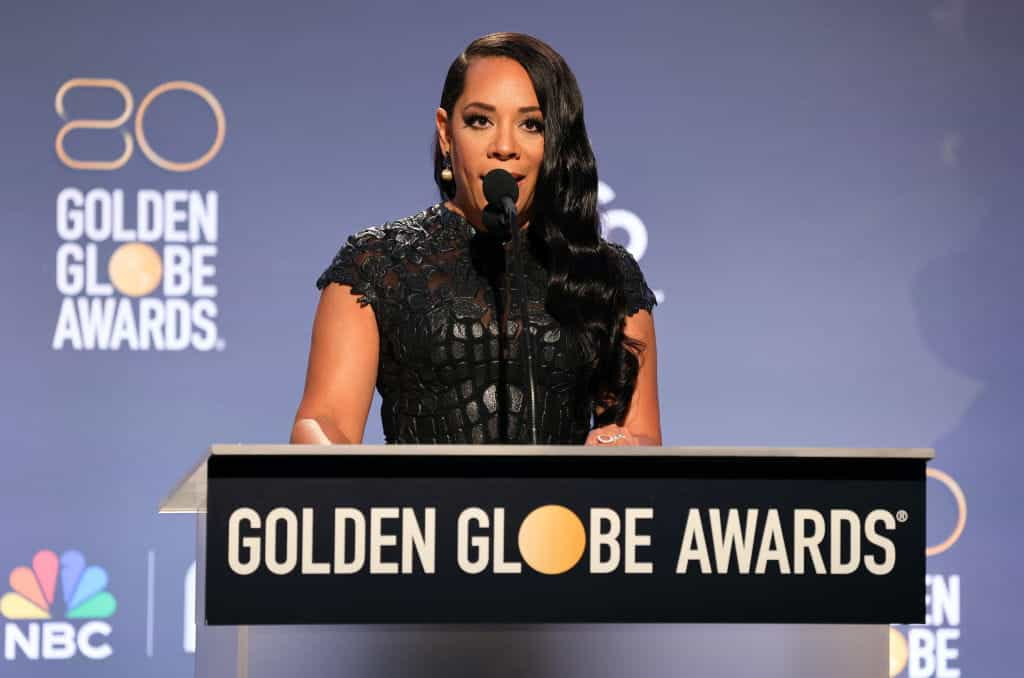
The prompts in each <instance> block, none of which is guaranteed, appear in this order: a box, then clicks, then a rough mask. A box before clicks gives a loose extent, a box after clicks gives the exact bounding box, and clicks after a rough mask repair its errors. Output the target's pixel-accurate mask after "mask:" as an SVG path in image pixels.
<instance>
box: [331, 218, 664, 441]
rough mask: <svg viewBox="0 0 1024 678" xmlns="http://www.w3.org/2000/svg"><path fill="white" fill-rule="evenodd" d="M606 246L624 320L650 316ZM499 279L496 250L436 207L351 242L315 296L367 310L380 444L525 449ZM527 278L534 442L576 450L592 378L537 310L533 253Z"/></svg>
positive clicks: (540, 287)
mask: <svg viewBox="0 0 1024 678" xmlns="http://www.w3.org/2000/svg"><path fill="white" fill-rule="evenodd" d="M525 242H526V240H525V239H524V243H525ZM611 245H612V247H613V249H614V250H615V251H616V253H617V254H618V255H619V260H620V264H621V268H622V273H623V278H624V283H625V297H626V305H627V309H628V310H627V313H628V314H630V315H632V314H633V313H636V312H637V311H638V310H640V309H646V310H648V311H650V310H651V309H652V308H653V306H654V304H655V300H654V294H653V293H652V292H651V290H650V288H649V287H648V286H647V284H646V282H645V281H644V278H643V274H642V273H641V272H640V268H639V266H638V265H637V263H636V261H635V259H634V258H633V257H632V256H631V255H630V254H629V252H628V251H627V250H626V249H625V248H624V247H622V246H621V245H617V244H614V243H611ZM509 247H511V245H509ZM504 268H505V257H504V252H503V250H502V247H501V245H499V244H498V243H497V242H496V241H494V239H493V238H491V237H490V236H488V235H487V234H486V233H482V232H478V231H477V230H476V229H475V228H473V226H472V225H471V224H470V223H469V222H468V221H466V220H465V218H463V217H462V216H460V215H459V214H456V213H455V212H452V211H451V210H449V209H448V208H446V207H445V206H444V204H443V203H440V204H436V205H433V206H432V207H430V208H428V209H426V210H423V211H422V212H419V213H417V214H414V215H413V216H410V217H406V218H404V219H399V220H396V221H392V222H388V223H386V224H384V225H382V226H373V227H370V228H366V229H363V230H362V231H359V232H358V233H356V234H355V235H352V236H350V237H349V238H348V243H347V244H345V245H344V246H343V247H342V248H341V250H340V251H339V252H338V254H337V255H336V256H335V257H334V261H333V262H332V263H331V265H330V266H329V267H328V268H327V270H326V271H324V273H323V274H322V275H321V276H320V278H319V279H318V280H317V283H316V285H317V287H318V288H319V289H323V288H324V287H325V286H327V285H328V284H329V283H332V282H333V283H341V284H343V285H350V286H351V287H352V293H353V294H356V295H358V296H359V303H360V304H362V305H363V306H365V305H367V304H370V305H371V306H372V307H373V311H374V314H375V316H376V318H377V327H378V332H379V335H380V363H379V365H378V370H377V390H378V391H379V392H380V394H381V397H382V399H383V404H382V406H381V418H382V421H383V428H384V436H385V438H386V440H387V442H388V443H456V444H459V443H471V444H493V443H520V444H527V443H529V442H530V440H529V430H528V428H527V426H526V425H524V415H525V413H526V409H527V407H528V406H527V405H526V403H525V399H524V383H525V382H524V380H523V377H522V364H521V362H520V359H521V355H520V354H521V351H520V345H521V344H520V338H519V337H520V327H519V325H520V322H519V318H520V317H521V315H520V311H519V299H520V296H519V291H518V289H517V288H516V287H515V285H514V284H513V286H512V290H511V295H510V296H511V314H509V313H506V309H507V308H508V307H509V305H510V304H509V303H508V300H507V299H506V287H505V282H504ZM524 269H525V273H526V277H527V279H528V281H529V282H528V289H527V299H528V304H527V305H528V308H529V318H530V319H529V337H530V341H532V342H533V343H532V347H533V360H534V380H535V384H536V403H537V433H538V442H539V443H541V444H571V445H578V444H582V443H583V442H584V441H585V440H586V437H587V433H588V432H589V431H590V428H591V417H592V414H593V413H592V401H591V399H590V397H589V395H588V394H587V393H586V385H587V382H588V380H589V376H590V371H589V369H588V368H587V367H586V365H585V360H584V357H583V355H582V352H581V351H580V349H579V348H578V347H577V346H576V345H575V342H574V341H573V340H572V339H571V338H570V337H569V336H568V333H567V332H562V331H561V330H560V327H559V323H558V322H557V321H556V320H555V319H554V318H553V317H551V316H550V315H549V314H548V313H547V312H546V311H545V310H544V298H545V294H546V289H547V272H546V271H545V269H544V268H543V267H542V266H541V264H540V262H539V261H538V259H537V257H536V256H535V255H534V253H533V252H530V253H529V254H528V256H527V257H526V258H525V259H524ZM512 280H513V281H514V280H515V276H512ZM502 325H504V326H505V331H504V332H501V331H499V327H500V326H502Z"/></svg>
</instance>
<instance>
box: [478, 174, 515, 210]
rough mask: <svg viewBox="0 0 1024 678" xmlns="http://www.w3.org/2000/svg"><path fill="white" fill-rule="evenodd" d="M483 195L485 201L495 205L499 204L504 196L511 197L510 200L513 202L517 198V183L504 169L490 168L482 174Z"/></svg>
mask: <svg viewBox="0 0 1024 678" xmlns="http://www.w3.org/2000/svg"><path fill="white" fill-rule="evenodd" d="M484 197H486V198H487V202H489V203H493V204H495V205H498V204H501V199H502V198H504V197H509V198H512V202H515V201H516V200H518V199H519V184H517V183H516V180H515V178H513V176H512V175H511V174H509V173H508V172H506V171H505V170H503V169H495V170H491V171H490V172H488V173H487V174H485V175H484Z"/></svg>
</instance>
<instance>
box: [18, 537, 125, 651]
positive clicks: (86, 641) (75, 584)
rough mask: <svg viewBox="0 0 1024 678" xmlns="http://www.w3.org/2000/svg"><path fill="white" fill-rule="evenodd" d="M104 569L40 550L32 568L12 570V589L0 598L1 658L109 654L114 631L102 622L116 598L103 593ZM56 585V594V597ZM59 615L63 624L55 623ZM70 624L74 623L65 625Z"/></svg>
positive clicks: (76, 555)
mask: <svg viewBox="0 0 1024 678" xmlns="http://www.w3.org/2000/svg"><path fill="white" fill-rule="evenodd" d="M109 580H110V578H109V576H108V575H107V571H106V570H105V569H103V568H102V567H100V566H98V565H87V564H86V560H85V556H84V555H82V553H81V552H79V551H75V550H68V551H64V553H62V554H61V555H60V556H58V555H57V554H56V553H55V552H53V551H49V550H45V549H44V550H41V551H38V552H37V553H36V554H35V555H34V556H33V557H32V565H31V567H29V566H25V565H22V566H19V567H15V568H14V569H13V570H11V574H10V577H8V584H9V585H10V587H11V590H10V591H8V592H7V593H5V594H4V595H3V597H0V614H2V615H3V616H4V617H5V618H6V619H7V620H8V621H7V622H6V623H5V624H4V659H6V660H8V661H13V660H15V659H18V658H19V654H20V655H21V656H22V657H24V658H25V659H44V660H49V659H71V658H72V657H74V656H75V655H82V656H83V657H85V658H87V659H94V660H98V659H106V658H107V657H109V656H110V655H111V654H113V649H112V648H111V646H110V644H109V643H108V642H107V639H108V638H109V636H110V634H111V632H112V628H111V626H110V624H109V623H108V622H107V621H104V620H106V619H109V618H110V617H112V616H113V615H114V612H116V611H117V599H116V598H114V596H113V594H111V593H110V592H109V591H107V584H109ZM58 584H60V591H59V597H58ZM58 612H62V613H63V614H62V615H59V616H62V617H63V618H64V621H58V620H55V618H59V617H58ZM67 620H73V621H67Z"/></svg>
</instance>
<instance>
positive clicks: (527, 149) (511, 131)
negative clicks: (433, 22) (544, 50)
mask: <svg viewBox="0 0 1024 678" xmlns="http://www.w3.org/2000/svg"><path fill="white" fill-rule="evenodd" d="M436 118H437V134H438V139H439V140H440V143H441V152H442V153H449V154H451V159H452V173H453V174H454V176H455V198H454V200H453V202H454V203H455V205H456V206H457V207H458V208H460V209H461V210H462V211H463V213H464V214H465V216H466V217H467V218H468V219H469V220H470V221H471V222H472V223H474V224H480V223H482V218H481V214H482V212H483V209H484V207H485V206H486V205H487V199H486V198H485V197H484V187H483V178H484V175H485V174H487V173H488V172H490V171H491V170H493V169H503V170H505V171H506V172H508V173H509V174H511V175H512V176H513V177H515V178H516V179H517V180H518V181H517V183H518V184H519V199H518V200H517V201H516V211H517V213H518V214H519V215H520V216H519V224H520V226H522V225H523V224H525V223H526V222H527V220H528V218H529V210H530V208H531V206H532V205H533V194H534V189H535V188H536V186H537V175H538V173H539V172H540V166H541V161H542V160H543V158H544V118H543V115H542V114H541V111H540V104H539V103H538V101H537V93H536V92H534V91H533V83H532V82H531V81H530V76H529V75H528V74H527V73H526V69H524V68H523V67H522V66H520V65H519V62H517V61H515V60H514V59H508V58H504V57H486V58H475V59H472V60H471V61H470V63H469V66H468V67H467V70H466V82H465V88H464V89H463V92H462V96H460V97H459V98H458V100H457V101H456V102H455V105H454V107H453V110H452V115H451V117H450V118H449V116H448V113H447V111H445V110H444V109H443V108H438V109H437V116H436Z"/></svg>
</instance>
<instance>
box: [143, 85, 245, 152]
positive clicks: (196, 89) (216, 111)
mask: <svg viewBox="0 0 1024 678" xmlns="http://www.w3.org/2000/svg"><path fill="white" fill-rule="evenodd" d="M172 90H182V91H185V92H192V93H193V94H195V95H196V96H198V97H199V98H200V99H202V100H203V101H205V102H206V105H207V106H209V107H210V110H211V111H213V117H214V119H215V120H216V121H217V135H216V137H215V138H214V140H213V145H212V146H210V148H209V150H207V151H206V153H203V154H202V155H201V156H199V157H198V158H196V159H195V160H193V161H191V162H174V161H171V160H167V159H166V158H164V157H162V156H161V155H159V154H158V153H157V152H156V151H154V150H153V147H152V146H150V145H149V140H148V139H146V132H145V129H144V128H143V124H142V119H143V118H144V117H145V116H146V110H147V109H148V108H149V105H150V104H152V103H153V101H154V100H155V99H156V98H157V97H158V96H160V95H161V94H163V93H164V92H170V91H172ZM226 131H227V120H226V118H225V117H224V109H223V108H221V105H220V102H219V101H217V97H215V96H213V93H212V92H210V90H208V89H206V88H205V87H203V86H202V85H197V84H196V83H194V82H188V81H187V80H174V81H172V82H165V83H164V84H162V85H159V86H157V87H154V88H153V91H151V92H150V93H149V94H147V95H146V96H145V98H143V100H142V101H141V102H140V103H139V112H138V113H136V114H135V138H136V139H137V140H138V142H139V148H140V149H141V150H142V152H143V153H144V154H145V155H146V157H147V158H149V159H150V160H151V161H152V162H153V164H154V165H156V166H157V167H161V168H163V169H165V170H167V171H169V172H191V171H193V170H197V169H199V168H200V167H202V166H204V165H205V164H206V163H208V162H210V161H211V160H213V158H214V156H216V155H217V153H219V152H220V148H221V146H223V145H224V135H225V132H226Z"/></svg>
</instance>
